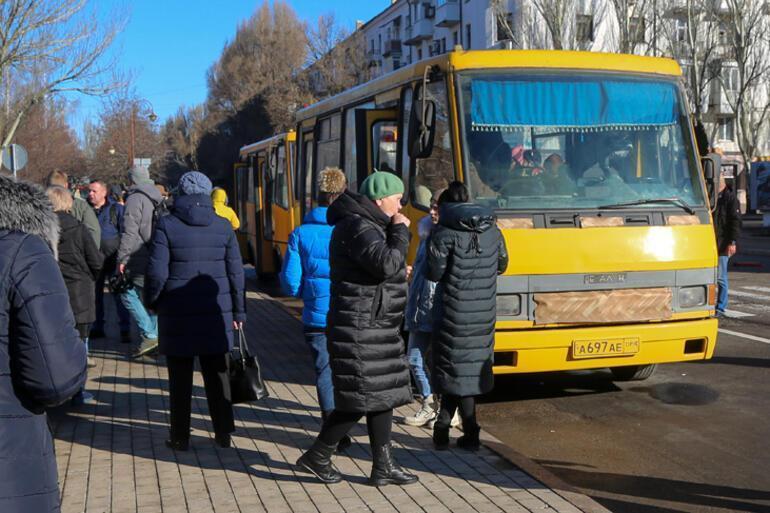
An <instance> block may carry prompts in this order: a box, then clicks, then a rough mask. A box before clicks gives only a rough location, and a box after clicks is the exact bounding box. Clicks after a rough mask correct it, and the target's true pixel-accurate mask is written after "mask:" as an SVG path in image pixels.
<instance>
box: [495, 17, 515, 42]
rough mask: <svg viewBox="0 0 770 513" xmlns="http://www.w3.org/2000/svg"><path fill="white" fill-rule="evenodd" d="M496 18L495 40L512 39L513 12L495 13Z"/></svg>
mask: <svg viewBox="0 0 770 513" xmlns="http://www.w3.org/2000/svg"><path fill="white" fill-rule="evenodd" d="M495 18H496V19H497V40H498V41H508V40H510V39H513V34H512V33H511V32H512V31H513V13H510V12H507V13H505V14H502V13H501V14H497V15H495Z"/></svg>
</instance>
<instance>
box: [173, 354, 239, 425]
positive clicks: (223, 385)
mask: <svg viewBox="0 0 770 513" xmlns="http://www.w3.org/2000/svg"><path fill="white" fill-rule="evenodd" d="M198 362H200V366H201V374H203V385H204V387H205V389H206V401H207V402H208V405H209V414H210V415H211V423H212V424H213V425H214V433H215V434H217V435H226V434H229V433H232V432H233V431H235V424H234V423H233V405H232V403H231V402H230V397H231V396H230V380H229V378H228V375H227V355H226V354H217V355H201V356H198ZM194 364H195V360H194V358H193V357H179V356H166V365H167V367H168V381H169V386H168V390H169V396H170V397H169V402H170V403H171V438H172V439H173V440H188V439H189V438H190V406H191V401H192V386H193V369H194Z"/></svg>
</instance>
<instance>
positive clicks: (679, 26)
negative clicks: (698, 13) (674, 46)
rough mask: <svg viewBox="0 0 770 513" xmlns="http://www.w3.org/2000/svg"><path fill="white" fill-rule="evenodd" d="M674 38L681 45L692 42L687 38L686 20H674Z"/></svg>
mask: <svg viewBox="0 0 770 513" xmlns="http://www.w3.org/2000/svg"><path fill="white" fill-rule="evenodd" d="M674 38H675V40H676V41H677V42H679V43H686V42H687V41H689V40H690V38H689V37H688V36H687V20H685V19H684V18H676V19H675V20H674Z"/></svg>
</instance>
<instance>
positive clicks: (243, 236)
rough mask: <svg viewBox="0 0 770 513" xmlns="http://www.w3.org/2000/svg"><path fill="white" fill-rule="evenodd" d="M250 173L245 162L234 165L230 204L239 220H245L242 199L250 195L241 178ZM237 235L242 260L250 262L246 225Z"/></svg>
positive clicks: (239, 229)
mask: <svg viewBox="0 0 770 513" xmlns="http://www.w3.org/2000/svg"><path fill="white" fill-rule="evenodd" d="M248 171H249V170H248V168H247V164H246V163H245V162H236V163H235V164H233V189H232V193H231V194H230V202H231V204H232V205H233V210H235V213H236V215H237V216H238V219H245V217H244V216H245V214H246V209H245V208H244V203H243V202H242V201H241V198H243V197H245V196H246V195H247V194H248V191H246V190H244V189H242V187H243V183H242V178H241V176H242V175H245V174H246V173H247V172H248ZM235 235H236V239H237V240H238V247H239V248H240V250H241V259H242V260H243V261H244V262H249V246H248V244H249V238H248V233H247V231H246V227H245V226H244V223H241V226H240V228H238V231H237V232H236V233H235Z"/></svg>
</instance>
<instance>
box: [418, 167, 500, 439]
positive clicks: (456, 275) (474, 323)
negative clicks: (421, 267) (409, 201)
mask: <svg viewBox="0 0 770 513" xmlns="http://www.w3.org/2000/svg"><path fill="white" fill-rule="evenodd" d="M438 203H439V224H438V227H437V228H436V229H435V230H434V232H433V234H432V235H431V239H430V245H429V248H428V279H430V280H432V281H436V282H439V285H438V292H437V293H436V300H437V301H440V307H439V310H438V314H437V315H438V319H436V330H435V332H434V333H435V335H434V337H433V358H432V360H433V375H432V378H433V386H434V388H435V389H436V391H437V392H438V393H440V394H441V409H440V411H439V414H438V419H437V420H436V423H435V425H434V428H433V442H434V444H435V446H436V448H437V449H446V448H447V447H448V445H449V423H450V419H451V418H452V416H453V415H454V413H455V410H457V408H458V407H459V409H460V417H461V418H462V423H463V433H464V434H463V436H462V437H460V439H459V440H458V441H457V445H458V446H459V447H461V448H465V449H471V450H475V449H478V447H479V431H480V428H479V425H478V423H477V422H476V403H475V398H476V396H478V395H481V394H484V393H487V392H489V391H490V390H491V389H492V387H493V386H494V377H493V375H492V365H493V355H494V353H493V351H494V339H495V320H496V303H497V300H496V296H497V275H498V274H502V273H503V272H504V271H505V268H506V267H507V266H508V253H507V251H506V248H505V240H504V239H503V237H502V234H501V233H500V230H499V229H498V228H497V226H496V223H495V216H494V214H493V212H492V210H491V209H489V208H487V207H484V206H481V205H475V204H473V203H468V189H467V188H466V187H465V186H464V185H463V184H462V183H460V182H452V183H451V184H449V188H448V189H447V190H446V191H444V192H443V193H442V194H441V197H440V198H439V201H438Z"/></svg>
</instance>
